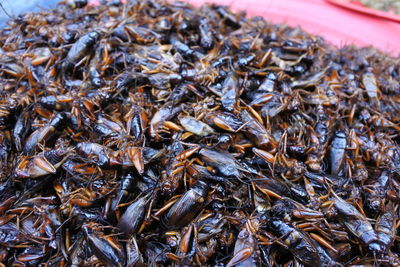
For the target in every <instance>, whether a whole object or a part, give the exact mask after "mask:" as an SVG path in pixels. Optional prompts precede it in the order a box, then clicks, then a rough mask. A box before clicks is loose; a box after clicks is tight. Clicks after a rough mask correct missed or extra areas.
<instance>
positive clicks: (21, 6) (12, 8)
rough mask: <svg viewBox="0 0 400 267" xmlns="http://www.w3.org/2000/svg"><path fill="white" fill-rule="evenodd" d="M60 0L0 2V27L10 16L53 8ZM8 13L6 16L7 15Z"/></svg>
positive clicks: (4, 0)
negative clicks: (0, 6) (0, 7)
mask: <svg viewBox="0 0 400 267" xmlns="http://www.w3.org/2000/svg"><path fill="white" fill-rule="evenodd" d="M59 1H60V0H0V3H1V5H2V7H3V9H0V27H4V26H5V22H6V20H7V19H9V18H8V15H10V16H16V15H18V14H20V13H23V12H28V11H38V10H40V8H53V7H55V6H56V5H57V3H58V2H59ZM7 13H8V15H7Z"/></svg>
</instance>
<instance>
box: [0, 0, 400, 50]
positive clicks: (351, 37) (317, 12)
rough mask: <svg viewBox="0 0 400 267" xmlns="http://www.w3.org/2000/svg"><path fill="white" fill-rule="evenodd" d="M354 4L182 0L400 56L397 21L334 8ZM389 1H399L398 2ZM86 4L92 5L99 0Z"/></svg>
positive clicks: (35, 0)
mask: <svg viewBox="0 0 400 267" xmlns="http://www.w3.org/2000/svg"><path fill="white" fill-rule="evenodd" d="M59 1H60V0H0V3H1V4H2V6H3V8H4V9H5V10H6V12H7V13H9V15H11V16H15V15H18V14H20V13H23V12H27V11H37V10H40V8H46V9H47V8H52V7H55V6H56V4H57V2H59ZM113 1H115V0H113ZM354 1H356V2H357V1H358V2H360V1H361V0H186V2H190V3H192V4H193V5H195V6H199V5H201V4H203V3H207V2H212V3H218V4H222V5H227V6H230V7H231V8H232V9H233V10H236V11H241V10H246V12H247V14H248V15H249V16H263V17H264V18H265V19H266V20H268V21H271V22H273V23H286V24H288V25H290V26H293V27H296V26H300V27H302V28H303V29H304V30H305V31H307V32H309V33H313V34H317V35H321V36H323V37H324V38H325V40H327V41H328V42H330V43H332V44H334V45H336V46H338V47H341V46H343V45H348V44H355V45H357V46H368V45H372V46H375V47H376V48H378V49H380V50H382V51H385V52H387V53H389V54H391V55H394V56H400V22H395V21H391V20H387V19H384V18H381V17H377V16H373V15H371V14H366V13H362V12H357V11H355V10H352V9H348V8H343V6H340V5H337V3H347V2H348V3H353V2H354ZM365 1H366V0H365ZM368 1H372V0H368ZM374 1H375V2H376V1H378V2H379V1H388V0H374ZM390 1H397V2H400V0H390ZM90 2H91V5H94V4H96V3H98V2H99V0H90ZM334 2H336V5H335V4H334ZM86 8H90V6H89V7H86ZM6 12H5V11H4V10H0V27H3V26H4V25H5V21H6V20H7V19H8V17H7V15H6ZM399 19H400V17H399Z"/></svg>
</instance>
